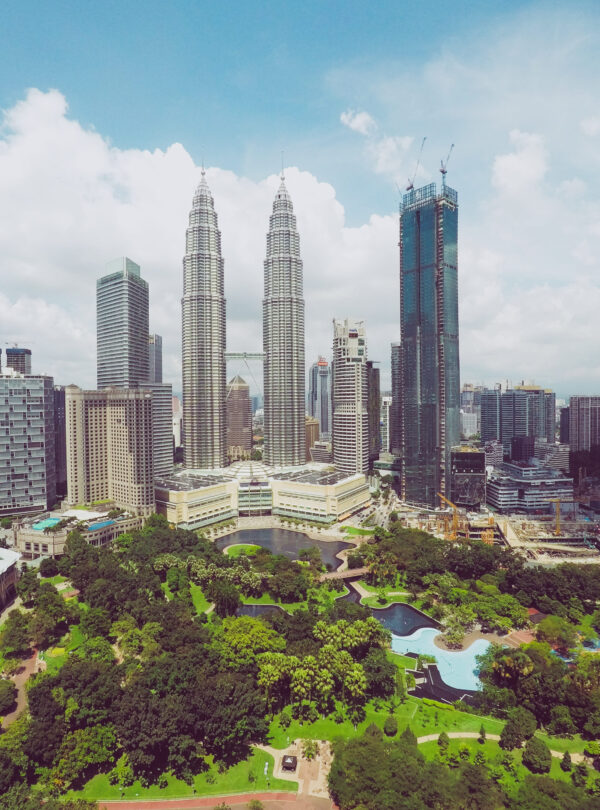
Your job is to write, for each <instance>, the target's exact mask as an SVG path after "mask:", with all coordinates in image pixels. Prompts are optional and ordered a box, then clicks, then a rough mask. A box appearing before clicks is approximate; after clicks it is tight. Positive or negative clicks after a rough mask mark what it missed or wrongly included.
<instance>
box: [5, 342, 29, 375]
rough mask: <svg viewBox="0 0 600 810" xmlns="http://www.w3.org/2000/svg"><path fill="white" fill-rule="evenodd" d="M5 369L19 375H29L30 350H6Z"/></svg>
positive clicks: (14, 348)
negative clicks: (16, 372) (10, 369)
mask: <svg viewBox="0 0 600 810" xmlns="http://www.w3.org/2000/svg"><path fill="white" fill-rule="evenodd" d="M6 368H12V369H13V371H18V372H19V374H31V349H23V348H22V347H20V346H11V347H10V348H8V349H7V350H6Z"/></svg>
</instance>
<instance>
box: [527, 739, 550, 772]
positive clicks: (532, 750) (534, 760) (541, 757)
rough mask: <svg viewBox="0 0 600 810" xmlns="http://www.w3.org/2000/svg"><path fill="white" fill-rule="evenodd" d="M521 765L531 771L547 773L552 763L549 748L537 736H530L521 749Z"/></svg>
mask: <svg viewBox="0 0 600 810" xmlns="http://www.w3.org/2000/svg"><path fill="white" fill-rule="evenodd" d="M523 765H525V767H526V768H529V770H530V771H531V772H532V773H548V772H549V771H550V766H551V765H552V754H551V753H550V749H549V748H548V746H547V745H546V743H545V742H543V740H540V739H539V737H531V739H529V740H527V743H526V744H525V749H524V751H523Z"/></svg>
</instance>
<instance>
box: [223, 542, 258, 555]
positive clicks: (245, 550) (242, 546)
mask: <svg viewBox="0 0 600 810" xmlns="http://www.w3.org/2000/svg"><path fill="white" fill-rule="evenodd" d="M260 548H261V546H255V545H253V544H252V543H236V544H235V545H233V546H228V547H227V549H226V550H225V553H226V554H227V556H228V557H241V555H242V554H246V555H247V556H250V557H251V556H253V555H254V554H256V552H257V551H258V550H259V549H260Z"/></svg>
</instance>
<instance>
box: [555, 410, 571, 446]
mask: <svg viewBox="0 0 600 810" xmlns="http://www.w3.org/2000/svg"><path fill="white" fill-rule="evenodd" d="M558 438H559V441H560V443H561V444H569V406H568V405H567V407H566V408H561V409H560V427H559V433H558Z"/></svg>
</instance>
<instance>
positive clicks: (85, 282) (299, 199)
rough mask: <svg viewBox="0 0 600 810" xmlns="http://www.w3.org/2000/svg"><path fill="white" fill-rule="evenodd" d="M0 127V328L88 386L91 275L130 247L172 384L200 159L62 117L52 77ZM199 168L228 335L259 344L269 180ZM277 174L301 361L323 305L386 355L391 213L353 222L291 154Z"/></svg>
mask: <svg viewBox="0 0 600 810" xmlns="http://www.w3.org/2000/svg"><path fill="white" fill-rule="evenodd" d="M1 133H2V134H1V137H0V176H2V178H3V181H2V184H1V186H0V255H1V256H2V257H3V264H2V295H1V296H0V307H1V308H2V309H1V311H2V319H1V325H2V330H1V331H0V341H10V342H13V341H14V342H19V343H20V344H21V345H25V346H30V347H31V349H32V351H33V367H34V369H35V370H36V371H38V372H46V373H51V374H53V375H54V376H55V378H56V381H57V382H60V383H69V382H76V383H78V384H81V385H85V386H94V385H95V370H96V357H95V283H96V279H97V278H99V277H100V276H101V275H102V274H103V272H104V265H105V263H106V262H107V261H108V260H110V259H112V258H114V257H116V256H121V255H127V256H129V257H130V258H132V259H133V260H134V261H136V262H138V263H139V264H140V265H141V268H142V275H143V277H144V278H145V279H146V280H147V281H148V282H149V285H150V328H151V331H155V332H158V333H159V334H162V335H163V347H164V353H165V358H164V360H165V362H164V366H165V377H166V379H167V381H171V382H173V383H174V386H175V389H176V390H178V389H179V385H180V382H179V380H180V367H181V364H180V297H181V286H182V270H181V265H182V255H183V250H184V242H185V228H186V225H187V217H188V213H189V208H190V206H191V201H192V196H193V192H194V187H195V185H196V184H197V182H198V180H199V177H200V169H199V167H198V166H196V165H195V164H194V161H193V160H192V158H191V157H190V155H189V154H188V152H187V151H186V150H185V148H184V147H183V146H182V145H181V144H173V145H171V146H170V147H169V148H168V149H166V150H164V151H163V150H160V149H156V150H154V151H152V152H150V151H146V150H138V149H127V150H121V149H118V148H117V147H115V146H113V145H111V143H110V142H109V141H108V140H107V139H106V138H104V137H102V135H101V134H99V133H97V132H95V131H93V130H92V129H89V128H85V127H83V126H82V125H81V124H80V123H79V122H77V121H75V120H73V119H72V118H70V117H69V114H68V109H67V102H66V99H65V98H64V97H63V95H62V94H61V93H60V92H58V91H56V90H54V91H50V92H47V93H43V92H40V91H39V90H30V91H29V92H28V93H27V96H26V97H25V98H24V99H23V100H21V101H20V102H18V103H17V104H16V105H15V106H14V107H12V108H11V109H9V110H7V111H5V113H4V119H3V123H2V129H1ZM207 179H208V182H209V185H210V187H211V190H212V193H213V196H214V199H215V207H216V210H217V214H218V217H219V226H220V229H221V232H222V244H223V254H224V258H225V292H226V296H227V312H228V329H227V343H228V348H229V349H230V350H252V349H254V350H260V349H261V348H262V326H261V311H262V294H263V289H262V285H263V260H264V256H265V250H266V231H267V229H268V219H269V214H270V213H271V209H272V203H273V198H274V195H275V191H276V189H277V187H278V184H279V182H280V181H279V178H278V177H277V176H276V175H272V176H269V177H265V178H263V179H262V180H260V181H258V182H254V181H252V180H249V179H248V178H245V177H239V176H237V175H236V174H234V173H233V172H231V171H227V170H225V169H221V168H208V169H207ZM286 182H287V185H288V188H289V190H290V193H291V196H292V199H293V201H294V207H295V211H296V215H297V218H298V227H299V231H300V239H301V250H302V256H303V259H304V280H305V299H306V313H307V329H306V337H307V362H311V359H312V358H316V357H317V356H318V354H320V353H321V354H330V347H331V342H332V336H331V332H332V326H331V321H332V318H334V317H346V316H351V317H352V316H354V317H362V318H365V319H366V320H367V325H368V327H369V328H370V354H371V356H372V357H374V358H375V359H381V360H384V361H386V360H387V358H388V354H389V341H390V340H392V339H395V337H396V332H397V318H398V314H397V311H398V301H397V296H396V295H393V296H390V295H389V286H390V284H392V285H393V287H392V289H394V290H395V289H396V288H397V279H396V278H395V274H396V273H397V261H396V251H397V248H396V244H395V243H396V223H395V221H394V218H393V217H391V216H390V217H385V216H383V217H382V216H373V217H371V218H370V219H369V221H368V222H366V223H365V224H363V225H362V226H361V227H357V228H350V227H347V226H346V224H345V213H344V208H343V206H342V205H341V203H340V202H339V201H338V200H337V199H336V194H335V190H334V188H333V187H332V186H331V185H329V184H327V183H323V182H319V180H318V179H317V178H316V177H314V176H313V175H312V174H310V173H309V172H306V171H300V170H299V169H296V168H293V167H292V168H288V169H286ZM367 277H368V278H369V285H368V287H367V288H366V289H365V278H367ZM241 373H244V371H243V370H241ZM254 373H255V377H256V379H257V382H258V384H259V385H260V384H261V380H260V373H259V371H258V370H254Z"/></svg>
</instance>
